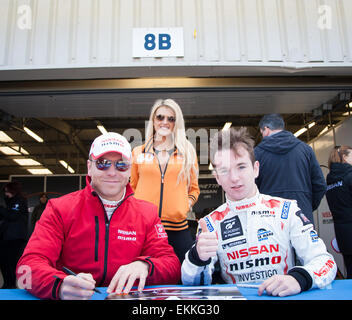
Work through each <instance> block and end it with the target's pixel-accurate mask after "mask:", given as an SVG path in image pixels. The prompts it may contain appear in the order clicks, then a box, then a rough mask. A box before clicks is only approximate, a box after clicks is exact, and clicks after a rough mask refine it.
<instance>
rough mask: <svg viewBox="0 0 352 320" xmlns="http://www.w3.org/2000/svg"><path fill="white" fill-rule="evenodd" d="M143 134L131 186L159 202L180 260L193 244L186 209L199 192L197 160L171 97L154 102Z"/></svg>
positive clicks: (143, 196)
mask: <svg viewBox="0 0 352 320" xmlns="http://www.w3.org/2000/svg"><path fill="white" fill-rule="evenodd" d="M145 137H146V139H145V144H143V145H141V146H138V147H136V148H135V149H134V150H133V164H132V169H131V186H132V188H133V189H134V191H135V197H136V198H139V199H143V200H147V201H150V202H152V203H154V204H155V205H156V206H158V210H159V216H160V218H161V222H162V224H163V226H164V228H165V230H166V232H167V235H168V239H169V243H170V244H171V245H172V246H173V248H174V250H175V253H176V255H177V256H178V258H179V259H180V261H181V263H182V261H183V260H184V256H185V253H186V252H187V251H188V250H189V249H190V247H191V246H192V244H193V239H192V236H191V234H190V231H189V230H188V223H187V212H188V211H189V210H190V209H191V207H192V206H193V205H194V204H195V203H196V201H197V199H198V196H199V187H198V161H197V154H196V151H195V149H194V147H193V146H192V144H191V143H190V142H189V141H188V140H187V138H186V132H185V124H184V119H183V115H182V111H181V108H180V106H179V105H178V104H177V103H176V102H175V101H174V100H172V99H166V100H162V99H159V100H157V101H156V102H155V103H154V105H153V107H152V109H151V112H150V117H149V123H148V126H147V129H146V135H145Z"/></svg>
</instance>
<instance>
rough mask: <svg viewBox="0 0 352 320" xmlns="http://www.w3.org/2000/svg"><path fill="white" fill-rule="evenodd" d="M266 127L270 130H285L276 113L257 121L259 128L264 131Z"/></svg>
mask: <svg viewBox="0 0 352 320" xmlns="http://www.w3.org/2000/svg"><path fill="white" fill-rule="evenodd" d="M265 127H268V128H269V129H270V130H283V129H285V122H284V119H283V118H282V117H281V115H279V114H277V113H272V114H266V115H265V116H264V117H263V118H261V120H260V121H259V128H260V129H262V130H264V129H265Z"/></svg>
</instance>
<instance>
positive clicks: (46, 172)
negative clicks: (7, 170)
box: [27, 169, 53, 174]
mask: <svg viewBox="0 0 352 320" xmlns="http://www.w3.org/2000/svg"><path fill="white" fill-rule="evenodd" d="M27 171H28V172H30V173H31V174H53V173H52V172H51V171H50V170H49V169H27Z"/></svg>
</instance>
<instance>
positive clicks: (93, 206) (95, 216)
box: [17, 177, 181, 299]
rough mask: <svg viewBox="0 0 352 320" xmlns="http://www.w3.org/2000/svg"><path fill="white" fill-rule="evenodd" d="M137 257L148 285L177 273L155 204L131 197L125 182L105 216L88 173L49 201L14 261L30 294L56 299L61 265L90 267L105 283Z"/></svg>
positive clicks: (87, 269)
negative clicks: (75, 187)
mask: <svg viewBox="0 0 352 320" xmlns="http://www.w3.org/2000/svg"><path fill="white" fill-rule="evenodd" d="M136 260H142V261H145V262H147V263H148V264H149V265H150V268H149V275H148V278H147V282H146V284H147V285H152V284H177V283H178V281H179V279H180V268H181V266H180V262H179V260H178V258H177V256H176V255H175V253H174V250H173V248H172V247H171V246H170V245H169V243H168V238H167V234H166V232H165V230H164V228H163V226H162V224H161V222H160V219H159V217H158V212H157V207H156V206H154V205H153V204H151V203H148V202H146V201H143V200H138V199H136V198H134V196H133V191H132V188H131V187H130V185H129V184H128V185H127V187H126V194H125V198H124V199H123V201H122V202H121V203H120V205H119V207H118V208H117V209H116V210H115V211H114V213H113V214H112V216H111V219H110V220H108V218H107V215H106V212H105V210H104V207H103V204H102V202H101V200H100V198H99V196H98V195H97V193H96V192H95V191H94V189H93V188H92V187H91V185H90V178H89V177H87V186H86V187H85V188H84V189H83V190H80V191H77V192H73V193H70V194H68V195H65V196H62V197H60V198H57V199H51V200H50V201H49V202H48V204H47V206H46V209H45V210H44V212H43V214H42V216H41V219H40V220H39V221H38V222H37V224H36V227H35V230H34V232H33V234H32V236H31V238H30V239H29V242H28V244H27V247H26V248H25V251H24V253H23V255H22V257H21V258H20V260H19V262H18V265H17V277H18V279H19V280H20V279H21V280H23V279H25V283H24V284H23V285H24V287H25V288H26V289H27V290H28V291H30V292H31V293H32V294H34V295H36V296H38V297H40V298H46V299H59V294H58V292H59V287H60V285H61V283H62V279H63V278H65V276H67V275H66V274H65V273H64V272H63V271H62V267H63V266H65V267H67V268H68V269H70V270H72V271H74V272H76V273H80V272H84V273H91V274H92V275H93V278H94V279H95V281H96V285H97V286H108V285H109V283H110V281H111V279H112V278H113V276H114V275H115V273H116V271H117V270H118V268H119V267H120V266H122V265H125V264H128V263H131V262H133V261H136ZM24 273H27V274H24ZM54 276H56V277H58V278H59V279H55V278H54ZM22 282H23V281H22Z"/></svg>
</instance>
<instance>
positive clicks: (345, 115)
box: [342, 111, 352, 117]
mask: <svg viewBox="0 0 352 320" xmlns="http://www.w3.org/2000/svg"><path fill="white" fill-rule="evenodd" d="M351 114H352V113H351V112H349V111H346V112H344V113H343V114H342V115H343V116H344V117H347V116H349V115H351Z"/></svg>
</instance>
